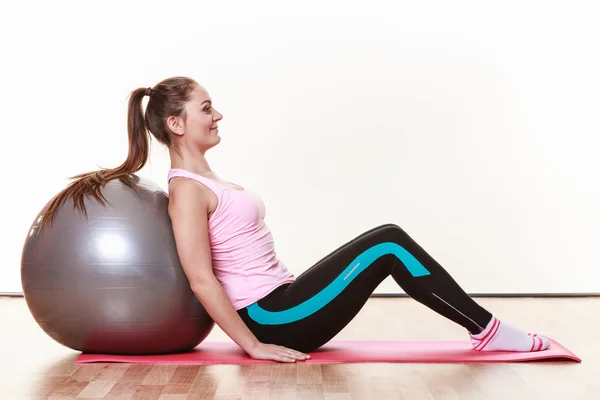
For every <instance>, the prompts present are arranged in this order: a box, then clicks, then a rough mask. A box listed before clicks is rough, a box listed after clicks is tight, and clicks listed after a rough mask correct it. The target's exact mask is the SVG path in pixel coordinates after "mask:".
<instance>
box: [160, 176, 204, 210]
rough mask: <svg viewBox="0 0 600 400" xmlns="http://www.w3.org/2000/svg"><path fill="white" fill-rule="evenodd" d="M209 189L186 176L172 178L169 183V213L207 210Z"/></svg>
mask: <svg viewBox="0 0 600 400" xmlns="http://www.w3.org/2000/svg"><path fill="white" fill-rule="evenodd" d="M209 191H210V190H209V189H208V188H206V187H204V186H203V185H201V184H199V183H198V182H195V181H193V180H191V179H186V178H173V179H172V180H171V182H170V183H169V206H168V209H169V214H170V215H174V214H180V213H184V214H188V213H190V212H207V211H208V207H209V203H210V193H209Z"/></svg>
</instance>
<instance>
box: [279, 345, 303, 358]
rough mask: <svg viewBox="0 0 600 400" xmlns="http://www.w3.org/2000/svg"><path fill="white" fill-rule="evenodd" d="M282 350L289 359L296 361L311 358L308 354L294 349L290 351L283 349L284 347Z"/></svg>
mask: <svg viewBox="0 0 600 400" xmlns="http://www.w3.org/2000/svg"><path fill="white" fill-rule="evenodd" d="M280 348H281V350H283V352H284V354H285V355H286V356H287V357H289V358H292V359H296V360H307V359H309V358H310V356H309V355H308V354H304V353H301V352H299V351H296V350H294V349H288V348H287V347H282V346H281V347H280Z"/></svg>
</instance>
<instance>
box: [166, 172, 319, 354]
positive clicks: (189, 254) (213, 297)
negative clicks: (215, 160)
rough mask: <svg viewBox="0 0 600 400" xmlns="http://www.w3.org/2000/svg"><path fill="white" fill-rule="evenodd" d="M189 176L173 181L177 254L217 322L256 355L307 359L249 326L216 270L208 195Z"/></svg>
mask: <svg viewBox="0 0 600 400" xmlns="http://www.w3.org/2000/svg"><path fill="white" fill-rule="evenodd" d="M204 190H208V189H204V188H203V187H202V186H201V185H199V184H198V183H196V182H193V181H190V180H188V179H182V180H179V179H177V180H175V181H174V182H172V183H171V188H170V190H169V191H170V195H169V217H170V218H171V222H172V224H173V233H174V235H175V242H176V245H177V253H178V255H179V259H180V262H181V266H182V267H183V271H184V273H185V275H186V277H187V278H188V281H189V283H190V287H191V289H192V291H193V292H194V294H195V295H196V297H197V298H198V300H200V303H202V305H203V306H204V308H205V309H206V311H207V312H208V314H209V315H210V316H211V318H212V319H213V320H214V321H215V323H216V324H217V325H219V327H220V328H221V329H223V331H224V332H225V333H226V334H227V335H228V336H229V337H230V338H231V339H232V340H233V341H234V342H235V343H237V345H238V346H240V347H241V348H242V349H243V350H244V351H245V352H246V353H248V354H249V355H250V356H251V357H252V358H257V359H270V360H275V361H282V362H294V361H296V360H305V359H307V358H309V356H308V355H306V354H303V353H300V352H298V351H295V350H292V349H287V348H285V347H282V346H276V345H271V344H264V343H261V342H259V341H258V339H257V338H256V336H254V334H253V333H252V332H251V331H250V329H248V327H247V326H246V324H245V323H244V321H243V320H242V319H241V318H240V316H239V315H238V313H237V311H236V310H235V309H234V307H233V305H232V304H231V300H229V297H227V294H226V292H225V290H224V289H223V286H222V285H221V283H220V282H219V281H218V280H217V278H216V277H215V275H214V273H213V270H212V256H211V250H210V242H209V236H208V196H207V195H206V193H205V192H204Z"/></svg>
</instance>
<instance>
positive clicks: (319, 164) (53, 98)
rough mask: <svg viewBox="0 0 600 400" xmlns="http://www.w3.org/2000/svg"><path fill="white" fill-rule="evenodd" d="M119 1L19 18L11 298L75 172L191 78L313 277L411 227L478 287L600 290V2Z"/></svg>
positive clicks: (7, 33) (220, 167)
mask: <svg viewBox="0 0 600 400" xmlns="http://www.w3.org/2000/svg"><path fill="white" fill-rule="evenodd" d="M116 4H117V3H114V4H109V3H102V4H97V5H94V6H92V5H91V4H89V3H87V2H77V1H70V2H58V3H57V2H42V1H38V2H35V3H33V4H32V2H12V3H10V5H3V6H2V10H1V11H0V14H1V15H2V17H0V18H1V19H2V21H0V22H1V23H0V38H1V39H0V40H2V59H3V61H2V63H0V68H1V71H2V84H1V92H2V95H1V96H0V113H1V115H0V117H1V121H2V140H1V142H0V143H1V145H0V146H1V149H2V151H1V157H0V174H1V178H2V182H3V185H2V187H3V190H2V195H1V196H0V210H1V212H2V215H3V223H2V224H0V235H1V240H0V246H1V247H0V255H1V261H2V262H1V263H0V292H20V291H21V285H20V274H19V268H20V257H21V249H22V246H23V243H24V240H25V236H26V233H27V230H28V228H29V225H30V224H31V222H32V220H33V218H34V217H35V215H36V213H37V212H38V211H39V209H40V208H41V207H42V206H43V204H44V203H45V202H46V201H47V200H48V199H49V198H50V197H52V196H53V195H54V194H55V193H56V192H58V191H59V190H60V189H62V188H63V187H64V185H65V184H66V183H67V180H66V177H68V176H72V175H75V174H77V173H80V172H84V171H88V170H92V169H96V168H97V167H98V166H102V167H114V166H116V165H118V164H119V163H121V162H122V161H123V160H124V158H125V156H126V152H127V147H126V146H127V135H126V105H127V96H128V94H129V93H130V91H131V90H133V89H135V88H137V87H147V86H153V85H155V84H156V83H157V82H158V81H160V80H162V79H164V78H167V77H170V76H175V75H186V76H190V77H192V78H194V79H196V80H198V81H199V82H200V83H201V84H203V85H204V86H205V87H206V88H207V89H208V91H209V92H210V93H211V95H212V97H213V98H214V100H215V106H216V107H217V108H218V109H219V110H220V111H221V112H222V113H223V114H224V115H225V119H224V120H223V121H222V122H221V123H220V127H221V130H220V131H221V133H220V135H221V136H222V138H223V139H222V142H221V144H220V145H219V146H218V147H217V148H215V149H213V150H211V151H210V152H209V153H208V154H207V156H208V160H209V162H210V164H211V166H212V167H213V169H214V170H215V171H216V172H217V173H218V174H219V175H220V176H222V177H225V178H226V179H228V180H231V181H233V182H236V183H238V184H241V185H243V186H247V187H248V188H250V189H252V190H254V191H256V192H258V193H259V194H260V195H261V196H262V197H263V199H264V201H265V203H266V205H267V223H268V224H269V226H270V227H271V228H272V231H273V234H274V237H275V243H276V248H277V253H278V255H279V257H280V258H281V259H282V260H283V261H284V262H285V263H286V264H287V265H288V267H289V268H290V269H291V270H292V272H294V273H296V274H299V273H301V272H302V271H304V270H305V269H307V268H308V267H309V266H310V265H312V263H314V262H316V261H318V260H319V259H320V258H322V257H323V256H324V255H326V254H328V253H329V252H331V251H332V250H334V249H335V248H336V247H338V246H340V245H341V244H343V243H345V242H346V241H348V240H350V239H352V238H353V237H354V236H356V235H358V234H360V233H361V232H362V231H365V230H367V229H369V228H371V227H373V226H375V225H378V224H382V223H386V222H394V223H397V224H399V225H400V226H402V227H403V228H404V229H405V230H406V231H407V232H409V233H410V234H411V235H412V236H413V237H414V238H415V240H417V242H419V243H420V244H421V245H422V246H423V247H424V248H425V249H427V250H428V251H429V252H430V253H431V254H432V255H433V256H434V257H435V258H436V259H437V260H438V261H439V262H440V263H441V264H442V265H444V266H445V267H446V268H447V269H448V270H449V271H450V272H451V274H452V275H453V276H454V277H455V278H456V279H457V280H458V281H459V283H461V284H462V285H463V287H464V288H465V289H466V290H467V291H469V292H491V293H514V292H592V291H596V292H598V291H600V283H599V282H600V279H599V278H600V273H599V272H598V269H599V261H598V258H599V257H598V248H599V244H600V207H599V205H600V179H599V178H600V162H599V161H598V157H597V154H598V149H599V148H600V146H599V145H600V140H599V139H598V136H599V133H600V132H599V128H600V122H599V118H598V110H599V109H600V100H599V99H600V96H599V93H600V77H599V75H600V74H599V73H598V71H600V55H599V54H600V53H599V52H598V46H597V45H598V38H599V37H600V25H599V24H598V23H597V21H598V19H599V17H600V13H599V11H600V7H599V6H598V5H597V2H593V1H588V2H584V1H573V0H564V1H554V2H548V1H542V0H539V1H534V0H520V1H513V2H507V1H502V2H494V3H492V2H476V1H453V2H447V1H442V0H439V1H425V2H423V1H420V2H415V1H397V0H396V1H389V2H386V3H380V2H367V3H365V2H348V1H335V2H327V1H318V2H310V1H303V2H293V3H290V2H281V1H271V2H256V1H252V2H248V1H242V0H238V1H229V2H227V1H221V0H220V1H210V2H208V1H188V2H163V1H161V2H153V3H150V2H147V1H137V2H131V1H128V2H122V3H119V4H118V5H116ZM168 168H169V160H168V153H167V152H166V151H165V150H164V149H163V148H161V147H158V146H156V147H154V149H153V153H152V156H151V163H150V164H149V165H148V167H146V168H144V170H143V171H142V173H141V174H142V175H143V176H146V177H149V178H151V179H153V180H154V181H156V182H158V183H160V184H161V185H163V187H166V173H167V170H168ZM378 291H379V292H399V290H398V289H397V288H396V287H395V285H394V283H393V281H392V280H391V279H390V280H388V281H386V282H385V283H384V284H383V285H382V286H381V287H380V288H379V290H378Z"/></svg>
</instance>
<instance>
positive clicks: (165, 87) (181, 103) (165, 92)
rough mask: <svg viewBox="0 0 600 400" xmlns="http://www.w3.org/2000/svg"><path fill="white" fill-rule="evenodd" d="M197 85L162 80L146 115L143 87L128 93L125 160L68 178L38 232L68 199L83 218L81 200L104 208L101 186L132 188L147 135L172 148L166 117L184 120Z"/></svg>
mask: <svg viewBox="0 0 600 400" xmlns="http://www.w3.org/2000/svg"><path fill="white" fill-rule="evenodd" d="M197 86H198V83H197V82H196V81H194V80H193V79H190V78H186V77H173V78H168V79H165V80H163V81H162V82H160V83H158V84H157V85H156V86H154V87H152V88H150V90H149V96H150V100H149V101H148V105H147V106H146V112H145V113H144V111H143V109H142V100H143V99H144V96H145V95H146V91H147V90H148V89H146V88H139V89H136V90H134V91H133V92H131V94H130V97H129V106H128V112H127V134H128V136H129V152H128V154H127V159H126V160H125V162H123V164H121V165H120V166H118V167H117V168H112V169H111V168H105V169H101V170H98V171H93V172H86V173H83V174H78V175H75V176H72V177H70V178H69V179H70V180H74V181H73V182H71V183H70V184H69V185H68V186H67V187H66V188H65V189H64V190H62V191H61V192H60V193H58V194H57V195H56V196H55V197H54V198H53V199H52V200H51V201H50V203H49V204H48V207H47V210H46V212H45V213H44V215H43V216H42V221H41V223H40V231H41V230H42V229H44V228H47V227H49V226H50V225H51V224H52V221H53V219H54V216H55V214H56V212H57V210H58V209H59V207H60V206H61V205H62V204H63V203H64V202H65V201H66V200H67V199H69V198H70V197H71V198H72V199H73V205H74V208H75V209H79V210H80V211H81V212H82V213H83V214H84V215H85V216H87V212H86V209H85V204H84V199H85V197H86V196H90V197H94V198H95V199H96V200H98V201H99V202H100V203H102V204H103V205H104V204H105V202H106V198H104V196H103V195H102V192H101V191H100V190H101V188H102V186H103V185H104V184H106V183H107V182H109V181H111V180H113V179H119V180H120V181H121V182H123V183H124V184H126V185H127V186H129V187H131V188H133V189H135V184H134V183H133V180H132V174H134V173H136V172H137V171H139V170H140V169H142V168H143V167H144V165H146V162H147V161H148V154H149V147H150V135H149V134H148V132H150V134H151V135H152V136H154V138H155V139H156V140H158V142H159V143H162V144H164V145H165V146H167V148H169V149H171V147H172V146H173V145H174V144H173V138H172V136H171V134H170V130H169V128H168V127H167V118H169V117H170V116H177V117H182V118H183V119H185V118H186V112H185V105H186V103H188V102H189V101H190V100H191V99H192V94H191V93H192V91H193V90H194V88H195V87H197Z"/></svg>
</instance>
